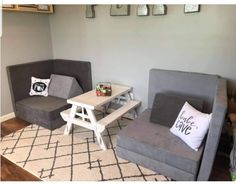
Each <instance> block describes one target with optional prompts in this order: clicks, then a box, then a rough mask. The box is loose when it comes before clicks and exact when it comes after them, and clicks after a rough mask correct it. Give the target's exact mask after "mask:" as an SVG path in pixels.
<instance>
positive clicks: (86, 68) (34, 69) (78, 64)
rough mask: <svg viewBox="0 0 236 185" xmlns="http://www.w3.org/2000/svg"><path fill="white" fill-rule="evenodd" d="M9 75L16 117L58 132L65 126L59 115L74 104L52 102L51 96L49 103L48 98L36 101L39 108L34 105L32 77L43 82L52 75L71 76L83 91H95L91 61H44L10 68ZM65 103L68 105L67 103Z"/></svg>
mask: <svg viewBox="0 0 236 185" xmlns="http://www.w3.org/2000/svg"><path fill="white" fill-rule="evenodd" d="M7 72H8V81H9V86H10V91H11V97H12V104H13V108H14V112H15V114H16V116H17V117H19V118H21V119H23V120H26V121H28V122H30V123H34V124H38V125H41V126H44V127H45V128H48V129H55V128H57V127H59V126H61V125H62V124H65V122H64V121H63V120H62V118H61V116H60V114H59V112H60V111H62V110H65V109H66V108H69V107H70V106H71V105H67V104H66V105H64V103H61V104H60V103H59V102H58V99H54V100H52V99H50V98H52V97H48V98H49V99H50V102H51V103H50V104H49V103H48V101H46V99H42V100H38V99H37V102H38V105H37V104H35V103H34V101H36V100H34V101H32V100H29V99H28V98H29V97H30V96H29V89H30V85H31V81H30V80H31V77H32V76H34V77H37V78H42V79H46V78H50V75H51V74H60V75H66V76H71V77H74V78H75V79H76V80H77V82H78V83H79V84H80V85H81V87H82V89H83V92H87V91H90V90H92V76H91V64H90V62H85V61H73V60H60V59H56V60H45V61H38V62H31V63H25V64H19V65H13V66H8V67H7ZM73 84H74V83H72V89H71V91H72V92H76V91H74V90H73V89H74V88H76V85H73ZM71 96H74V94H73V93H71ZM32 98H35V97H32ZM41 98H45V97H41ZM55 98H56V97H55ZM59 99H60V98H59ZM21 100H22V101H21ZM63 101H64V102H66V101H65V100H63ZM53 104H55V105H57V106H54V108H53V106H51V107H50V108H49V107H48V106H50V105H53ZM39 105H40V106H39ZM60 106H61V107H60ZM31 107H33V108H31ZM44 108H45V110H44Z"/></svg>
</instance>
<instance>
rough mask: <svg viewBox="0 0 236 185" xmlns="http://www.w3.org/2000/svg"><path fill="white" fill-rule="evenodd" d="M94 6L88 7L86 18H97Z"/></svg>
mask: <svg viewBox="0 0 236 185" xmlns="http://www.w3.org/2000/svg"><path fill="white" fill-rule="evenodd" d="M94 6H95V5H86V12H85V14H86V18H95V10H94Z"/></svg>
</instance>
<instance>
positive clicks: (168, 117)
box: [150, 93, 203, 127]
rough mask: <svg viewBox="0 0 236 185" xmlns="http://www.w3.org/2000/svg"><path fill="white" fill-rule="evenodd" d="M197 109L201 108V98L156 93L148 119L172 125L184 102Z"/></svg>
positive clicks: (200, 109)
mask: <svg viewBox="0 0 236 185" xmlns="http://www.w3.org/2000/svg"><path fill="white" fill-rule="evenodd" d="M186 101H187V102H188V103H189V104H190V105H192V106H193V107H194V108H196V109H197V110H199V111H202V109H203V100H201V99H196V98H192V97H187V96H184V97H183V96H180V95H172V94H166V93H165V94H164V93H157V94H156V96H155V99H154V101H153V106H152V111H151V116H150V121H151V122H153V123H158V124H161V125H164V126H167V127H172V125H173V124H174V122H175V120H176V118H177V117H178V114H179V112H180V110H181V108H182V107H183V105H184V103H185V102H186Z"/></svg>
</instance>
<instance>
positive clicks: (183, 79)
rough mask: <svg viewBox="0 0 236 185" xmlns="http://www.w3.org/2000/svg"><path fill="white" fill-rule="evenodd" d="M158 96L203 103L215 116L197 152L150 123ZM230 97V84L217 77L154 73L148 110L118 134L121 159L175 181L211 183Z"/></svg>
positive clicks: (178, 72)
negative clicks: (158, 94)
mask: <svg viewBox="0 0 236 185" xmlns="http://www.w3.org/2000/svg"><path fill="white" fill-rule="evenodd" d="M158 92H159V93H173V94H176V93H177V94H179V95H182V96H191V97H194V98H199V99H202V100H203V101H204V107H203V112H205V113H211V112H212V113H213V114H212V119H211V123H210V127H209V130H208V133H207V135H206V137H205V140H204V142H203V144H202V145H201V147H200V149H199V150H198V151H197V152H196V151H194V150H192V149H191V148H190V147H188V146H187V145H186V144H185V143H184V142H183V141H182V140H181V139H179V138H178V137H176V136H174V135H173V134H172V133H170V131H169V127H166V126H163V125H160V124H156V123H152V122H150V121H149V118H150V114H151V108H152V104H153V101H154V97H155V94H156V93H158ZM226 94H227V92H226V80H224V79H222V78H220V77H219V76H217V75H208V74H199V73H189V72H181V71H170V70H159V69H151V70H150V73H149V89H148V108H147V109H146V110H145V111H143V113H141V114H140V116H139V117H138V118H137V119H135V120H134V121H133V122H132V123H131V124H129V125H128V126H127V127H125V128H124V129H122V130H121V132H120V133H119V134H118V138H117V147H116V151H117V155H118V156H119V157H121V158H123V159H126V160H129V161H131V162H133V163H136V164H139V165H141V166H144V167H146V168H149V169H151V170H153V171H156V172H158V173H160V174H162V175H165V176H168V177H170V178H171V179H173V180H181V181H182V180H191V181H192V180H198V181H200V180H201V181H206V180H208V179H209V177H210V174H211V170H212V166H213V163H214V159H215V155H216V151H217V147H218V143H219V139H220V135H221V130H222V126H223V123H224V119H225V114H226V110H227V96H226Z"/></svg>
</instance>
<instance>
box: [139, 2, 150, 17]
mask: <svg viewBox="0 0 236 185" xmlns="http://www.w3.org/2000/svg"><path fill="white" fill-rule="evenodd" d="M137 15H138V16H148V15H149V8H148V5H143V4H142V5H138V7H137Z"/></svg>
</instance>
